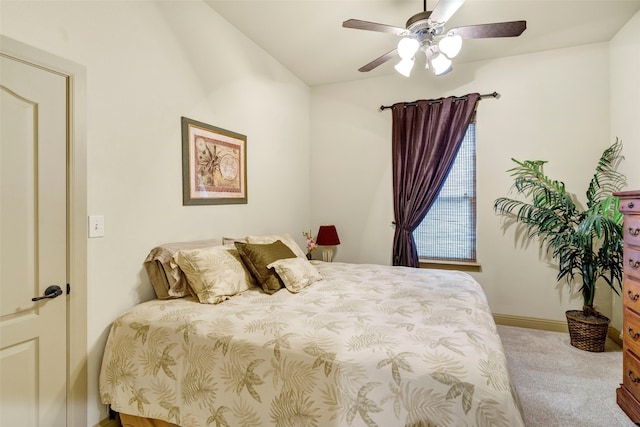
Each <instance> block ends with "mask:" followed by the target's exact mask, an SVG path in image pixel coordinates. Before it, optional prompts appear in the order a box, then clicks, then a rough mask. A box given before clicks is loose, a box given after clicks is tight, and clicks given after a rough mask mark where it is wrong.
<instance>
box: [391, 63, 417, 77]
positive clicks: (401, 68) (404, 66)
mask: <svg viewBox="0 0 640 427" xmlns="http://www.w3.org/2000/svg"><path fill="white" fill-rule="evenodd" d="M394 68H395V69H396V71H397V72H399V73H400V74H402V75H403V76H405V77H409V76H410V75H411V70H412V69H413V59H402V60H401V61H400V62H398V63H397V64H396V66H395V67H394Z"/></svg>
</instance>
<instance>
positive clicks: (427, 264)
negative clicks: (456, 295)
mask: <svg viewBox="0 0 640 427" xmlns="http://www.w3.org/2000/svg"><path fill="white" fill-rule="evenodd" d="M420 268H437V269H440V270H459V271H472V272H481V271H482V266H481V265H480V264H479V263H477V262H465V261H443V260H434V259H421V260H420Z"/></svg>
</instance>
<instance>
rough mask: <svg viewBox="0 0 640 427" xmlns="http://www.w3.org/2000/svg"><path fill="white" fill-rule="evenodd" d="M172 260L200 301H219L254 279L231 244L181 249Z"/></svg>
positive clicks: (246, 285)
mask: <svg viewBox="0 0 640 427" xmlns="http://www.w3.org/2000/svg"><path fill="white" fill-rule="evenodd" d="M173 260H174V262H175V263H176V264H177V265H178V266H180V269H182V271H183V272H184V274H185V276H186V277H187V281H188V282H189V286H191V289H193V291H194V292H195V294H196V295H197V297H198V300H199V301H200V302H201V303H206V304H218V303H221V302H222V301H224V300H226V299H228V298H229V297H232V296H233V295H236V294H239V293H241V292H244V291H246V290H247V289H249V288H250V287H252V286H254V283H255V282H254V281H253V278H252V277H251V275H250V274H249V272H248V271H247V270H245V268H244V265H243V263H242V260H241V259H240V256H239V255H238V251H237V250H236V249H235V248H234V247H233V246H232V245H227V246H213V247H209V248H202V249H181V250H179V251H178V252H176V253H175V255H174V256H173Z"/></svg>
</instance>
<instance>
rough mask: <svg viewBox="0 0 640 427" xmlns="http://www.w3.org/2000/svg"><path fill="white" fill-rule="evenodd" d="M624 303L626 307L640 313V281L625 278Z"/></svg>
mask: <svg viewBox="0 0 640 427" xmlns="http://www.w3.org/2000/svg"><path fill="white" fill-rule="evenodd" d="M622 302H623V304H624V306H625V307H628V308H630V309H631V310H634V311H635V312H636V313H640V279H634V278H633V277H625V279H624V284H623V285H622Z"/></svg>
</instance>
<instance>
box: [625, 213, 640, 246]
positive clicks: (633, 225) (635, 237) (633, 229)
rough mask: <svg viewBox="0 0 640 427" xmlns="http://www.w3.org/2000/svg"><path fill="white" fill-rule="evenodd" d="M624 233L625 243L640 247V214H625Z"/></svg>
mask: <svg viewBox="0 0 640 427" xmlns="http://www.w3.org/2000/svg"><path fill="white" fill-rule="evenodd" d="M622 234H623V236H624V242H625V244H629V245H633V246H639V247H640V215H625V217H624V229H623V233H622Z"/></svg>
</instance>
